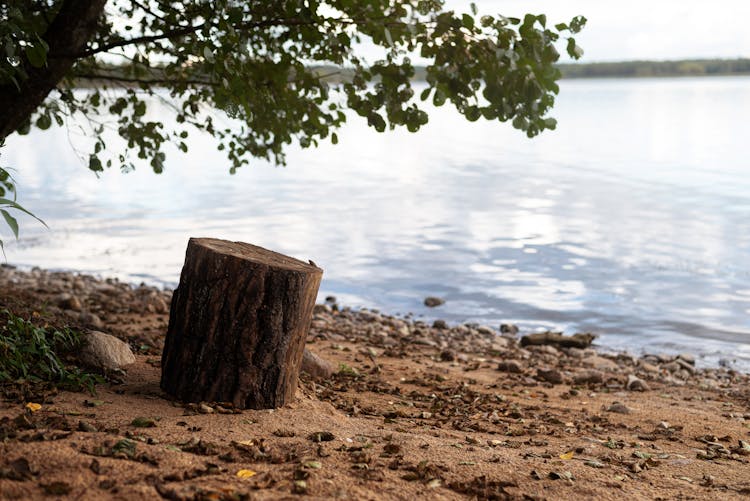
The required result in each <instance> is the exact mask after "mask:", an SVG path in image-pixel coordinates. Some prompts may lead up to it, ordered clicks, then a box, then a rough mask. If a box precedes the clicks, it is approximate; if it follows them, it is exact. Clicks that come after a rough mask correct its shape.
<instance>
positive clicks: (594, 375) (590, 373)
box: [573, 369, 604, 384]
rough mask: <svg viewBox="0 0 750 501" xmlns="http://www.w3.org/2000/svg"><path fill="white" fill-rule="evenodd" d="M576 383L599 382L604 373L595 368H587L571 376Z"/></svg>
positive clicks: (602, 380) (602, 379)
mask: <svg viewBox="0 0 750 501" xmlns="http://www.w3.org/2000/svg"><path fill="white" fill-rule="evenodd" d="M573 381H574V382H575V383H576V384H600V383H603V382H604V375H603V374H602V373H601V372H599V371H598V370H596V369H588V370H584V371H582V372H579V373H578V374H576V375H575V376H573Z"/></svg>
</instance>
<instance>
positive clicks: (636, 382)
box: [625, 374, 651, 391]
mask: <svg viewBox="0 0 750 501" xmlns="http://www.w3.org/2000/svg"><path fill="white" fill-rule="evenodd" d="M625 388H626V389H628V390H630V391H648V390H650V389H651V388H650V387H649V385H648V383H646V381H644V380H643V379H640V378H639V377H636V376H634V375H632V374H629V375H628V382H627V383H625Z"/></svg>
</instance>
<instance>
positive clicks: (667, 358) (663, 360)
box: [656, 353, 674, 364]
mask: <svg viewBox="0 0 750 501" xmlns="http://www.w3.org/2000/svg"><path fill="white" fill-rule="evenodd" d="M656 358H657V359H658V360H659V362H661V363H663V364H666V363H667V362H671V361H672V360H674V357H673V356H672V355H666V354H664V353H659V354H658V355H656Z"/></svg>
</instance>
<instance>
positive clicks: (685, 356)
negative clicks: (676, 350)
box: [677, 353, 695, 365]
mask: <svg viewBox="0 0 750 501" xmlns="http://www.w3.org/2000/svg"><path fill="white" fill-rule="evenodd" d="M677 360H682V361H684V362H687V363H689V364H690V365H695V356H694V355H692V354H690V353H680V354H679V355H677Z"/></svg>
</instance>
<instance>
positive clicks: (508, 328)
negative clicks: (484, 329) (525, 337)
mask: <svg viewBox="0 0 750 501" xmlns="http://www.w3.org/2000/svg"><path fill="white" fill-rule="evenodd" d="M500 332H501V333H502V334H510V335H511V336H515V335H516V334H518V326H516V325H513V324H502V325H500Z"/></svg>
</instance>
